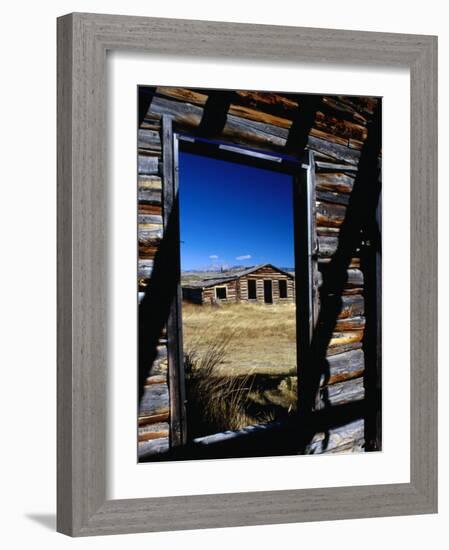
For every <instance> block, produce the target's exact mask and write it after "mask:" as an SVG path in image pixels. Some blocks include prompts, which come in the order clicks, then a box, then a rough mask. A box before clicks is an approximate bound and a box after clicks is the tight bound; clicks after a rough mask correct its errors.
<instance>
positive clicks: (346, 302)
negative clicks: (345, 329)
mask: <svg viewBox="0 0 449 550" xmlns="http://www.w3.org/2000/svg"><path fill="white" fill-rule="evenodd" d="M341 302H342V305H341V310H340V314H339V316H338V317H339V319H347V318H349V317H358V316H359V315H363V313H364V310H365V300H364V299H363V296H361V295H359V294H356V295H355V296H342V297H341Z"/></svg>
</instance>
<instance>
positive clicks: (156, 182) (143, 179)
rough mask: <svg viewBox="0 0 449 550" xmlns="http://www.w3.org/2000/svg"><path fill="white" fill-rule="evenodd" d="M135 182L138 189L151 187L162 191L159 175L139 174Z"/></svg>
mask: <svg viewBox="0 0 449 550" xmlns="http://www.w3.org/2000/svg"><path fill="white" fill-rule="evenodd" d="M137 184H138V187H139V190H144V189H153V190H159V191H162V179H161V177H160V176H154V175H145V174H139V176H138V178H137Z"/></svg>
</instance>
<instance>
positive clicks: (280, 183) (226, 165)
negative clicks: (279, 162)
mask: <svg viewBox="0 0 449 550" xmlns="http://www.w3.org/2000/svg"><path fill="white" fill-rule="evenodd" d="M179 157H180V158H179V199H180V229H181V269H182V270H183V271H185V270H192V269H207V268H208V267H212V266H213V267H215V268H216V267H218V266H225V267H226V266H234V265H242V266H249V265H255V264H260V263H272V264H274V265H277V266H279V267H293V265H294V251H293V207H292V177H291V176H289V175H285V174H281V173H279V172H271V171H269V170H263V169H260V168H254V167H251V166H245V165H241V164H235V163H231V162H228V161H222V160H217V159H212V158H209V157H203V156H199V155H194V154H191V153H183V152H181V153H180V155H179Z"/></svg>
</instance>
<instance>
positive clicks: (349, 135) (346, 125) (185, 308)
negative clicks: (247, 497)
mask: <svg viewBox="0 0 449 550" xmlns="http://www.w3.org/2000/svg"><path fill="white" fill-rule="evenodd" d="M381 104H382V101H381V98H377V97H361V96H357V97H353V96H325V95H318V94H299V93H295V94H293V93H281V92H272V91H269V92H266V91H254V90H253V91H248V90H207V89H193V88H192V89H190V88H189V89H187V88H168V87H151V86H143V85H142V86H139V87H138V114H136V116H138V128H137V155H138V175H137V186H138V237H137V238H138V302H139V317H138V319H139V365H138V384H139V387H138V397H139V409H138V418H137V421H138V422H137V440H138V443H137V445H138V460H139V462H148V461H155V460H192V459H202V458H239V457H253V456H276V455H297V454H322V453H362V452H369V451H379V450H381V414H380V413H381V336H380V335H381V311H380V303H381V211H380V208H381V200H380V198H381V106H382V105H381Z"/></svg>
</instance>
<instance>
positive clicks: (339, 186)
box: [315, 172, 354, 193]
mask: <svg viewBox="0 0 449 550" xmlns="http://www.w3.org/2000/svg"><path fill="white" fill-rule="evenodd" d="M315 181H316V188H317V191H322V192H326V191H330V192H331V193H351V191H352V188H353V187H354V178H352V177H351V176H348V175H347V174H342V173H341V172H323V173H318V174H316V177H315Z"/></svg>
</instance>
